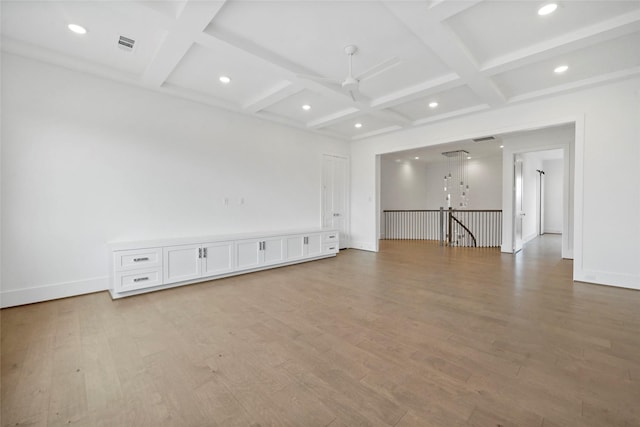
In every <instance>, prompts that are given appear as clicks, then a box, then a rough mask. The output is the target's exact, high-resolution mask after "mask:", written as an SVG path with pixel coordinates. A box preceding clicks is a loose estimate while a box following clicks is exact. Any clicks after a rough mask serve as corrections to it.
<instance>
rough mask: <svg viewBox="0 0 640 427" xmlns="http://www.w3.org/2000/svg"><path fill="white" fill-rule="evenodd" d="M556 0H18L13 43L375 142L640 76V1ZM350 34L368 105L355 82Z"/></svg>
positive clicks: (172, 90) (7, 26)
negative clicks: (550, 1)
mask: <svg viewBox="0 0 640 427" xmlns="http://www.w3.org/2000/svg"><path fill="white" fill-rule="evenodd" d="M544 4H545V3H544V2H540V1H528V0H513V1H491V0H484V1H480V0H469V1H465V0H439V1H437V0H434V1H420V0H410V1H399V0H389V1H367V0H364V1H326V0H285V1H269V0H255V1H248V0H227V1H202V0H199V1H197V0H188V1H162V0H158V1H97V0H92V1H68V2H65V1H30V0H20V1H4V0H3V1H2V2H1V7H2V49H3V50H4V51H8V52H11V53H16V54H19V55H23V56H27V57H32V58H36V59H39V60H43V61H46V62H50V63H54V64H58V65H61V66H64V67H68V68H72V69H76V70H79V71H83V72H87V73H91V74H96V75H99V76H102V77H105V78H109V79H114V80H117V81H121V82H125V83H129V84H134V85H139V86H142V87H146V88H149V89H152V90H156V91H160V92H165V93H167V94H170V95H173V96H178V97H182V98H187V99H191V100H194V101H197V102H202V103H205V104H210V105H214V106H218V107H222V108H225V109H229V110H232V111H237V112H240V113H244V114H248V115H252V116H257V117H261V118H264V119H267V120H272V121H276V122H279V123H283V124H286V125H290V126H294V127H297V128H302V129H306V130H309V131H311V132H317V133H321V134H326V135H331V136H335V137H339V138H343V139H360V138H364V137H367V136H372V135H376V134H380V133H386V132H392V131H395V130H398V129H402V128H407V127H411V126H416V125H419V124H423V123H428V122H434V121H438V120H443V119H446V118H450V117H455V116H460V115H464V114H469V113H471V112H475V111H480V110H484V109H489V108H495V107H500V106H502V105H506V104H510V103H516V102H521V101H524V100H529V99H535V98H539V97H545V96H549V95H551V94H555V93H560V92H564V91H570V90H575V89H578V88H582V87H587V86H592V85H597V84H603V83H606V82H610V81H614V80H619V79H624V78H628V77H631V76H635V75H639V74H640V48H639V47H638V46H640V1H609V0H603V1H597V0H589V1H575V0H574V1H571V0H565V1H558V2H557V4H558V8H557V10H556V11H555V12H553V13H551V14H549V15H545V16H541V15H539V14H538V10H539V8H540V7H541V6H543V5H544ZM68 24H78V25H81V26H83V27H84V28H86V30H87V33H86V34H84V35H79V34H75V33H73V32H71V31H69V29H68V28H67V26H68ZM120 36H124V37H126V38H129V39H132V40H134V41H135V43H134V47H133V49H132V50H126V49H124V48H122V47H121V46H119V45H118V40H119V38H120ZM347 45H355V46H357V52H356V53H355V54H354V55H353V57H352V67H353V76H354V77H355V78H356V79H358V80H359V83H358V84H357V90H356V91H355V94H354V96H355V98H356V100H355V101H354V100H353V99H352V96H351V94H350V93H349V92H348V91H347V90H345V89H344V88H343V87H341V85H340V83H341V82H343V81H344V80H345V78H346V77H347V75H348V56H347V54H346V53H345V46H347ZM560 65H567V66H568V69H567V70H566V71H565V72H564V73H560V74H558V73H554V69H555V68H557V67H558V66H560ZM221 76H227V77H229V78H230V79H231V81H230V82H229V83H227V84H224V83H222V82H220V80H219V78H220V77H221ZM352 88H353V87H352ZM434 102H435V103H437V106H433V107H430V106H429V104H430V103H434ZM303 105H307V106H309V107H310V108H308V109H307V110H303V108H302V107H303ZM356 124H360V125H361V126H360V127H356Z"/></svg>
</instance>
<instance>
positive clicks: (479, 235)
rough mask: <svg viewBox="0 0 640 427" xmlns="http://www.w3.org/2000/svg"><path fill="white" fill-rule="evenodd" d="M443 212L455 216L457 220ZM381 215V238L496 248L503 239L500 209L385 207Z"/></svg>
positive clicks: (441, 244)
mask: <svg viewBox="0 0 640 427" xmlns="http://www.w3.org/2000/svg"><path fill="white" fill-rule="evenodd" d="M446 212H450V213H451V215H455V217H456V220H457V222H456V221H454V220H451V219H450V217H449V214H445V213H446ZM381 214H382V223H381V228H380V232H381V238H383V239H389V240H395V239H400V240H435V241H438V242H439V244H440V246H443V245H446V244H447V242H448V244H449V245H455V246H469V247H471V246H475V247H477V248H480V247H482V248H487V247H499V246H500V245H501V242H502V210H500V209H453V208H451V209H449V208H440V209H437V210H436V209H384V210H383V211H382V212H381ZM459 223H462V225H464V226H465V227H466V228H463V227H462V226H460V225H459ZM452 226H453V227H452ZM456 230H457V231H456ZM457 234H459V236H457V237H458V239H457V240H456V239H455V237H456V235H457ZM471 235H473V238H475V245H474V239H473V238H470V236H471ZM449 236H451V237H450V238H449Z"/></svg>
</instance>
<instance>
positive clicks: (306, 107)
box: [302, 104, 311, 111]
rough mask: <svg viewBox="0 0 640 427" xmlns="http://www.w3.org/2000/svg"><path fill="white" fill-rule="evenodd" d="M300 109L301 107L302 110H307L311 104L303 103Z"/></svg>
mask: <svg viewBox="0 0 640 427" xmlns="http://www.w3.org/2000/svg"><path fill="white" fill-rule="evenodd" d="M302 109H303V110H304V111H309V110H311V105H309V104H304V105H303V106H302Z"/></svg>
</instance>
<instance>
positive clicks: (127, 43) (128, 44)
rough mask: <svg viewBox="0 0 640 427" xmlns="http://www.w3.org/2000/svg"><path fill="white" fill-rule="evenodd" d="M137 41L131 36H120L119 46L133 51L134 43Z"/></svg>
mask: <svg viewBox="0 0 640 427" xmlns="http://www.w3.org/2000/svg"><path fill="white" fill-rule="evenodd" d="M135 43H136V41H135V40H134V39H130V38H129V37H125V36H120V40H118V47H120V48H121V49H124V50H128V51H131V50H133V45H134V44H135Z"/></svg>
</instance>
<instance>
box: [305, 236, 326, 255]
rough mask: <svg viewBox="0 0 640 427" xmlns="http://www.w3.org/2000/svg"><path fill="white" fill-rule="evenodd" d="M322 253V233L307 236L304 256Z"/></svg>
mask: <svg viewBox="0 0 640 427" xmlns="http://www.w3.org/2000/svg"><path fill="white" fill-rule="evenodd" d="M321 254H322V233H318V234H309V235H308V236H307V248H306V256H307V257H314V256H319V255H321Z"/></svg>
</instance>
